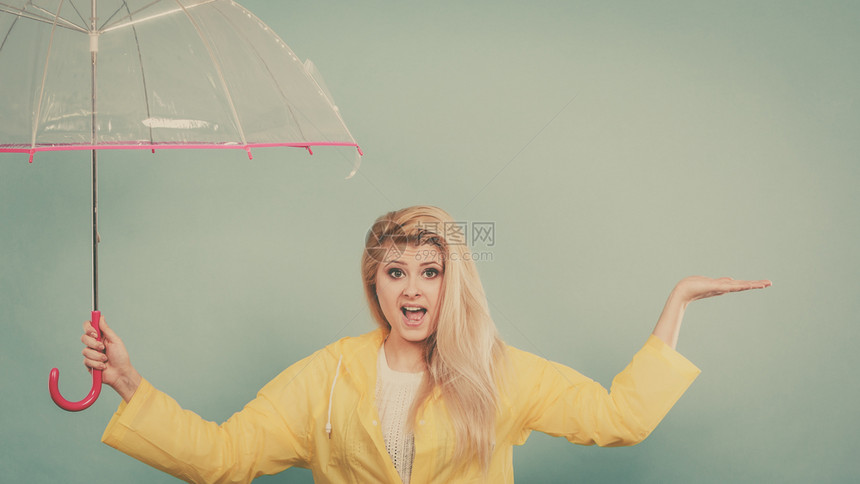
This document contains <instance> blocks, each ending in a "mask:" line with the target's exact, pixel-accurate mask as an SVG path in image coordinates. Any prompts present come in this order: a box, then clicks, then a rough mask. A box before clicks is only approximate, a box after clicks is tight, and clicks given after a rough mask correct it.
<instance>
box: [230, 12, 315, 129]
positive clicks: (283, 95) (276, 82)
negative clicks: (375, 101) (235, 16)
mask: <svg viewBox="0 0 860 484" xmlns="http://www.w3.org/2000/svg"><path fill="white" fill-rule="evenodd" d="M213 8H214V9H215V11H217V12H218V13H219V14H221V16H222V17H224V20H226V21H227V23H229V24H230V25H232V26H233V29H234V30H235V31H236V33H238V34H239V35H240V36H241V37H242V38H243V39H244V40H245V43H246V44H247V45H248V46H249V47H251V50H253V51H254V54H255V55H256V56H257V59H258V60H259V61H260V63H261V64H263V67H265V69H266V72H267V73H268V74H269V79H271V80H272V84H274V85H275V88H276V89H277V90H278V93H279V94H280V95H281V98H283V100H284V102H285V103H286V105H287V111H289V113H290V117H291V118H293V122H294V123H296V128H297V129H298V130H299V136H301V137H302V139H303V140H304V141H309V140H308V138H307V136H305V133H304V130H302V125H301V123H299V120H298V118H297V117H296V114H295V112H294V111H293V106H292V104H291V103H290V99H289V97H287V93H285V92H284V90H283V89H282V88H281V85H280V84H279V83H278V80H277V79H276V78H275V75H274V73H272V70H271V69H269V64H268V63H267V62H266V59H264V58H263V56H261V55H260V51H259V50H257V47H256V46H255V45H254V43H253V42H251V41H250V40H249V39H248V37H247V36H246V35H245V33H244V31H243V30H242V29H241V28H239V27H238V26H237V25H236V24H235V23H233V21H232V20H230V18H229V17H228V16H227V15H224V12H222V11H221V9H219V8H218V7H217V6H215V7H213ZM245 13H250V12H248V11H247V10H245ZM269 32H271V33H272V34H273V35H275V37H277V34H275V33H274V32H273V31H272V30H271V29H270V30H269ZM278 40H281V39H280V38H278ZM281 43H283V41H282V40H281ZM284 45H285V44H284ZM310 123H311V124H313V121H310ZM314 127H315V128H316V126H314ZM317 131H320V129H319V128H317Z"/></svg>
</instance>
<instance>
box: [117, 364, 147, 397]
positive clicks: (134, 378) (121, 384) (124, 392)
mask: <svg viewBox="0 0 860 484" xmlns="http://www.w3.org/2000/svg"><path fill="white" fill-rule="evenodd" d="M142 380H143V378H142V377H141V376H140V373H138V372H137V370H135V369H134V368H132V370H131V372H130V373H129V374H128V375H126V376H123V377H122V378H120V379H119V380H117V381H116V382H115V383H114V384H113V389H114V390H115V391H116V392H117V393H118V394H119V396H120V397H122V399H123V400H125V402H126V403H128V402H130V401H131V397H133V396H134V393H135V392H136V391H137V388H138V387H139V386H140V382H141V381H142Z"/></svg>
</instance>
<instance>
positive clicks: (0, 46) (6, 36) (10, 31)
mask: <svg viewBox="0 0 860 484" xmlns="http://www.w3.org/2000/svg"><path fill="white" fill-rule="evenodd" d="M19 18H21V17H15V20H13V21H12V25H10V26H9V30H7V31H6V35H5V36H3V42H0V52H3V46H5V45H6V40H7V39H8V38H9V34H11V33H12V29H14V28H15V24H17V23H18V19H19Z"/></svg>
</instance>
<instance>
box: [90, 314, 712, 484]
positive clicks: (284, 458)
mask: <svg viewBox="0 0 860 484" xmlns="http://www.w3.org/2000/svg"><path fill="white" fill-rule="evenodd" d="M384 336H385V334H384V333H383V331H381V330H377V331H374V332H371V333H368V334H365V335H363V336H359V337H356V338H344V339H341V340H339V341H337V342H335V343H332V344H331V345H329V346H326V347H325V348H323V349H321V350H319V351H317V352H316V353H314V354H312V355H311V356H309V357H307V358H305V359H303V360H301V361H299V362H297V363H295V364H294V365H292V366H290V367H289V368H287V369H286V370H284V371H283V372H282V373H281V374H280V375H279V376H277V377H276V378H275V379H274V380H272V381H271V382H269V383H268V384H267V385H266V386H265V387H263V389H262V390H260V392H259V393H258V395H257V398H255V399H254V400H253V401H251V402H250V403H248V404H247V405H246V406H245V408H244V409H243V410H242V411H240V412H238V413H236V414H234V415H233V416H232V417H231V418H230V419H229V420H227V421H226V422H225V423H223V424H221V425H218V424H216V423H213V422H207V421H205V420H203V419H202V418H200V417H199V416H197V415H196V414H194V413H192V412H189V411H187V410H183V409H182V408H180V406H179V405H178V404H177V403H176V401H174V400H173V399H172V398H170V397H169V396H167V395H166V394H164V393H162V392H160V391H158V390H156V389H155V388H153V387H152V385H150V384H149V382H147V381H144V382H143V383H142V384H141V385H140V387H139V388H138V389H137V392H136V393H135V394H134V397H133V398H132V399H131V401H130V402H128V403H125V402H123V403H121V404H120V406H119V409H118V410H117V412H116V414H115V415H114V416H113V418H112V419H111V421H110V423H109V424H108V427H107V429H105V432H104V435H103V436H102V441H103V442H105V443H106V444H108V445H110V446H112V447H115V448H117V449H119V450H121V451H122V452H125V453H126V454H129V455H131V456H132V457H135V458H136V459H139V460H141V461H143V462H145V463H147V464H149V465H151V466H153V467H156V468H158V469H161V470H163V471H165V472H168V473H170V474H172V475H174V476H176V477H178V478H180V479H184V480H187V481H191V482H249V481H251V480H252V479H253V478H255V477H257V476H260V475H263V474H275V473H277V472H280V471H282V470H284V469H286V468H288V467H291V466H298V467H307V468H310V469H311V470H312V471H313V476H314V481H315V482H319V483H325V482H335V483H347V482H350V483H362V484H363V483H398V482H400V477H399V476H398V474H397V471H396V470H395V469H394V465H393V464H392V462H391V459H390V457H389V456H388V453H387V452H386V450H385V442H384V440H383V437H382V432H381V430H380V425H379V417H378V414H377V411H376V404H375V401H374V398H375V397H374V395H375V387H376V359H377V355H378V350H379V347H380V345H381V344H382V341H383V338H384ZM507 351H508V357H509V363H510V368H511V370H512V372H511V378H510V381H509V382H508V383H507V387H506V389H505V390H503V393H502V398H501V403H502V408H501V413H500V414H499V416H498V417H497V421H496V445H495V447H494V450H493V454H492V460H491V463H490V468H489V475H488V476H486V477H485V476H484V475H483V474H482V471H481V469H480V468H478V467H477V466H475V465H470V466H468V467H463V466H460V467H457V468H455V467H453V466H452V465H451V464H450V462H451V458H452V455H453V452H454V442H455V436H454V429H453V427H452V425H451V423H450V420H449V418H448V415H447V410H446V408H445V405H444V402H443V400H442V398H441V394H440V392H438V390H437V392H436V393H435V394H433V395H431V397H430V398H429V399H428V401H427V402H426V403H425V404H424V405H422V407H421V408H420V409H419V412H418V416H417V422H416V424H415V460H414V463H413V465H412V483H413V484H424V483H431V482H432V483H452V482H456V483H461V482H493V483H505V482H513V476H514V473H513V467H512V463H513V447H512V446H513V445H521V444H523V443H524V442H525V441H526V439H527V438H528V436H529V433H530V432H531V431H532V430H539V431H541V432H546V433H548V434H550V435H554V436H564V437H566V438H567V439H568V440H569V441H571V442H573V443H577V444H584V445H591V444H597V445H601V446H619V445H633V444H636V443H638V442H640V441H641V440H642V439H644V438H645V437H647V436H648V434H649V433H650V432H651V431H652V430H654V428H655V427H656V426H657V424H658V423H659V422H660V420H661V419H662V418H663V417H664V416H665V415H666V413H667V412H668V411H669V409H670V408H671V407H672V405H674V404H675V402H676V401H677V400H678V398H680V396H681V394H683V393H684V391H685V390H686V389H687V387H688V386H689V385H690V384H691V383H692V382H693V380H694V379H695V378H696V376H697V375H698V374H699V369H698V368H696V367H695V366H694V365H693V364H692V363H690V362H689V361H687V360H686V359H685V358H684V357H683V356H681V355H680V354H679V353H677V352H676V351H674V350H673V349H671V348H670V347H668V346H667V345H666V344H665V343H663V342H662V341H661V340H660V339H658V338H656V337H654V336H651V337H650V338H649V339H648V341H647V342H646V344H645V346H644V347H643V348H642V349H641V350H640V351H639V352H638V353H636V355H635V356H634V357H633V360H632V361H631V362H630V364H629V365H628V366H627V368H625V369H624V371H622V372H621V373H619V374H618V375H617V376H616V377H615V379H614V380H613V382H612V387H611V391H610V392H607V391H606V390H605V389H604V388H603V387H602V386H601V385H600V384H599V383H596V382H594V381H592V380H590V379H588V378H586V377H585V376H583V375H581V374H580V373H578V372H576V371H575V370H572V369H570V368H568V367H565V366H563V365H560V364H557V363H553V362H549V361H547V360H545V359H543V358H540V357H538V356H535V355H533V354H530V353H527V352H524V351H521V350H518V349H515V348H512V347H508V348H507ZM335 375H337V377H336V376H335ZM329 422H330V423H331V427H330V428H331V430H332V431H331V435H330V436H329V434H328V433H327V432H326V424H327V423H329Z"/></svg>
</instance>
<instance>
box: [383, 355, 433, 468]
mask: <svg viewBox="0 0 860 484" xmlns="http://www.w3.org/2000/svg"><path fill="white" fill-rule="evenodd" d="M384 348H385V345H384V344H383V345H382V346H380V347H379V357H378V358H377V360H376V375H377V376H376V409H377V410H378V411H379V419H380V422H381V423H382V437H383V438H384V439H385V450H387V451H388V455H390V456H391V461H392V462H394V468H395V469H397V473H398V474H400V479H401V480H402V481H403V484H409V479H410V477H411V476H412V460H413V459H414V458H415V437H414V435H413V433H412V430H411V429H410V426H409V423H408V422H407V419H408V417H409V409H410V408H411V407H412V401H413V400H415V395H416V394H417V393H418V388H419V387H420V386H421V378H422V377H423V375H424V373H423V372H422V373H404V372H400V371H394V370H392V369H391V368H389V367H388V360H386V359H385V349H384Z"/></svg>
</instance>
